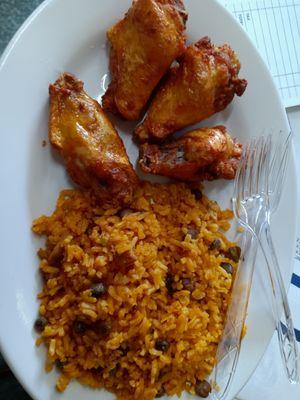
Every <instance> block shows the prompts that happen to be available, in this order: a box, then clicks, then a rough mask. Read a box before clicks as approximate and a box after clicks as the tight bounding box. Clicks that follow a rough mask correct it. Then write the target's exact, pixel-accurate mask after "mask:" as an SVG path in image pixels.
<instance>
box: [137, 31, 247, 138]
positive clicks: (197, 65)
mask: <svg viewBox="0 0 300 400" xmlns="http://www.w3.org/2000/svg"><path fill="white" fill-rule="evenodd" d="M239 70H240V62H239V60H238V58H237V55H236V54H235V52H234V51H233V50H232V49H231V48H230V47H229V46H228V45H224V46H221V47H216V46H214V45H213V44H212V43H211V41H210V39H209V38H207V37H205V38H203V39H201V40H200V41H199V42H197V43H196V44H194V45H191V46H189V47H188V48H187V50H186V52H185V53H184V55H183V58H182V60H181V61H180V64H179V66H175V67H173V68H171V70H170V73H169V76H168V77H167V79H166V81H165V83H164V84H163V85H162V86H161V87H160V89H159V90H158V92H157V94H156V96H155V97H154V100H153V102H152V104H151V105H150V109H149V111H148V114H147V116H146V118H145V120H144V121H143V123H142V124H141V125H140V126H138V127H137V128H136V130H135V134H136V137H137V138H138V139H139V140H140V141H145V140H148V139H152V140H162V139H165V138H166V137H167V136H168V135H170V134H171V133H173V132H175V131H176V130H178V129H181V128H184V127H186V126H188V125H192V124H195V123H197V122H200V121H202V120H204V119H205V118H208V117H210V116H211V115H213V114H214V113H216V112H218V111H221V110H223V109H224V108H225V107H226V106H227V105H228V104H229V103H230V102H231V101H232V99H233V97H234V95H235V94H237V95H238V96H241V95H242V94H243V93H244V91H245V89H246V86H247V81H245V80H244V79H239V78H238V73H239Z"/></svg>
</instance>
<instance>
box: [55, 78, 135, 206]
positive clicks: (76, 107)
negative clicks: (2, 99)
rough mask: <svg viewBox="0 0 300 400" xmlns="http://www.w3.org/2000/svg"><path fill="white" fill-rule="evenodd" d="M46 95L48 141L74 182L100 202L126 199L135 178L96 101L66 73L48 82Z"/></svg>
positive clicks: (113, 130)
mask: <svg viewBox="0 0 300 400" xmlns="http://www.w3.org/2000/svg"><path fill="white" fill-rule="evenodd" d="M49 94H50V115H49V140H50V142H51V144H52V145H53V146H54V147H55V148H56V149H57V150H58V151H59V152H60V153H61V155H62V157H63V158H64V160H65V163H66V167H67V170H68V172H69V174H70V176H71V177H72V179H73V180H74V182H76V183H77V184H78V185H80V186H82V187H83V188H89V189H93V191H94V192H95V194H96V195H97V197H99V198H100V199H103V201H117V202H120V203H128V202H130V200H131V197H132V194H133V191H134V189H135V187H136V186H137V184H138V178H137V176H136V174H135V171H134V170H133V167H132V165H131V164H130V161H129V159H128V157H127V154H126V150H125V147H124V145H123V143H122V140H121V139H120V137H119V135H118V133H117V131H116V130H115V128H114V127H113V125H112V123H111V122H110V121H109V119H108V118H107V116H106V115H105V113H104V112H103V110H102V109H101V107H100V105H99V103H98V102H97V101H96V100H93V99H92V98H91V97H89V96H88V95H87V94H86V93H85V91H84V90H83V82H81V81H80V80H78V79H77V78H76V77H75V76H73V75H71V74H68V73H65V74H63V75H61V76H60V77H59V78H58V80H57V81H56V82H55V83H54V84H52V85H50V87H49Z"/></svg>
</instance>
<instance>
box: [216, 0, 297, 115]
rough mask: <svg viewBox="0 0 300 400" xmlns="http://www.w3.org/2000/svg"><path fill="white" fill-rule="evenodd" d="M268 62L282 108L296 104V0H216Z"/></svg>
mask: <svg viewBox="0 0 300 400" xmlns="http://www.w3.org/2000/svg"><path fill="white" fill-rule="evenodd" d="M220 2H221V3H223V4H224V5H225V6H226V7H227V8H228V9H229V10H230V11H231V12H232V13H233V15H234V16H235V17H236V18H237V20H238V21H239V23H240V24H241V25H242V26H243V27H244V29H245V30H246V32H247V33H248V34H249V36H250V38H251V39H252V41H253V42H254V44H255V46H256V47H257V49H258V50H259V52H260V54H261V55H262V57H263V59H264V60H265V62H266V64H267V65H268V67H269V69H270V71H271V74H272V76H273V78H274V81H275V83H276V85H277V88H278V90H279V92H280V95H281V97H282V100H283V103H284V105H285V107H293V106H296V105H300V0H239V1H238V0H220Z"/></svg>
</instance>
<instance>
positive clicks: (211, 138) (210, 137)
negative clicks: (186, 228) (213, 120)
mask: <svg viewBox="0 0 300 400" xmlns="http://www.w3.org/2000/svg"><path fill="white" fill-rule="evenodd" d="M241 154H242V146H241V144H239V143H238V142H237V141H236V140H233V139H232V138H231V137H230V135H229V134H228V132H227V130H226V128H225V127H224V126H216V127H214V128H202V129H196V130H194V131H191V132H188V133H186V134H185V135H183V136H182V137H181V138H179V139H175V140H172V141H170V142H168V143H165V144H162V145H158V144H149V143H145V144H143V145H142V146H141V147H140V159H139V163H140V166H141V169H142V170H143V171H144V172H148V173H151V174H155V175H163V176H168V177H170V178H175V179H179V180H183V181H189V182H194V181H200V180H213V179H218V178H224V179H233V178H234V176H235V172H236V169H237V165H238V160H239V159H240V158H241Z"/></svg>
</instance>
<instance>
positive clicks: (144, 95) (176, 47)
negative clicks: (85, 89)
mask: <svg viewBox="0 0 300 400" xmlns="http://www.w3.org/2000/svg"><path fill="white" fill-rule="evenodd" d="M186 19H187V14H186V12H185V9H184V5H183V3H182V1H181V0H134V1H133V3H132V6H131V8H130V9H129V10H128V12H127V13H126V15H125V17H124V18H123V19H122V20H121V21H119V22H118V23H117V24H115V25H114V26H112V27H111V28H110V29H109V30H108V32H107V37H108V40H109V42H110V43H111V50H110V71H111V75H112V81H111V83H110V85H109V87H108V89H107V91H106V93H105V94H104V96H103V97H102V106H103V109H104V110H105V111H110V112H112V113H114V114H119V115H121V116H122V117H123V118H125V119H128V120H136V119H138V118H139V116H140V113H141V111H142V109H143V108H144V107H145V105H146V103H147V101H148V99H149V97H150V95H151V93H152V91H153V89H154V88H155V87H156V85H157V84H158V82H159V81H160V79H161V78H162V76H163V75H164V74H165V72H166V71H167V70H168V68H169V67H170V65H171V64H172V62H173V61H174V60H175V59H176V58H178V57H179V56H180V55H181V54H182V53H183V52H184V50H185V34H184V31H185V21H186Z"/></svg>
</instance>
